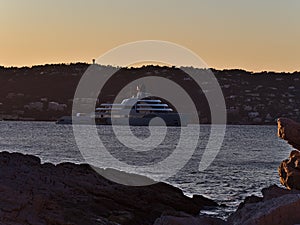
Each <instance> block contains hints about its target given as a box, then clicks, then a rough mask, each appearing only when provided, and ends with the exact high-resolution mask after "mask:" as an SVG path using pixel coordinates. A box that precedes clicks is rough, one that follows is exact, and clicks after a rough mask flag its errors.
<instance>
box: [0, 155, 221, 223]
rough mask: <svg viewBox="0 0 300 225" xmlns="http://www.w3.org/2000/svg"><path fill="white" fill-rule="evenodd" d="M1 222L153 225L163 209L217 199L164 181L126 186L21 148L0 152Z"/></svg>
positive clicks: (192, 207)
mask: <svg viewBox="0 0 300 225" xmlns="http://www.w3.org/2000/svg"><path fill="white" fill-rule="evenodd" d="M0 168H1V169H0V224H5V225H25V224H32V225H38V224H56V225H66V224H68V225H71V224H72V225H73V224H74V225H75V224H76V225H77V224H78V225H85V224H86V225H94V224H95V225H96V224H97V225H99V224H111V225H113V224H125V225H126V224H130V225H134V224H137V225H141V224H153V223H154V222H155V220H156V219H157V218H159V217H160V216H161V215H162V214H163V213H168V212H169V213H174V212H181V213H184V214H189V215H194V216H195V215H197V214H198V213H199V211H200V210H201V209H204V208H205V207H212V206H217V205H218V204H217V203H216V202H214V201H212V200H209V199H207V198H205V197H202V196H198V195H195V196H193V198H189V197H187V196H185V195H184V194H183V193H182V191H181V190H179V189H178V188H175V187H172V186H171V185H168V184H165V183H157V184H154V185H151V186H145V187H132V186H123V185H120V184H116V183H113V182H111V181H108V180H106V179H104V178H103V177H102V176H100V175H99V174H98V173H96V172H95V171H94V170H93V169H91V168H90V167H89V166H88V165H84V164H82V165H76V164H72V163H61V164H58V165H53V164H50V163H44V164H41V162H40V159H39V158H38V157H35V156H31V155H22V154H19V153H8V152H1V153H0Z"/></svg>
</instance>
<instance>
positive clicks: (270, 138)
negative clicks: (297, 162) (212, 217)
mask: <svg viewBox="0 0 300 225" xmlns="http://www.w3.org/2000/svg"><path fill="white" fill-rule="evenodd" d="M132 129H134V130H133V133H134V134H136V135H137V136H140V138H141V139H143V138H144V139H145V138H146V137H148V136H149V130H147V129H148V128H147V127H133V128H132ZM156 131H157V132H159V129H158V130H156ZM209 131H210V127H209V126H205V125H201V135H200V141H199V143H198V148H197V149H196V151H195V152H194V154H193V156H192V158H191V159H190V160H189V162H188V163H187V164H186V165H185V167H184V168H182V169H181V170H180V171H179V172H178V173H177V174H176V175H175V176H173V177H171V178H169V179H168V180H167V182H169V183H171V184H172V185H174V186H177V187H180V188H181V189H182V190H183V191H184V192H185V193H187V194H201V195H204V196H207V197H209V198H212V199H214V200H216V201H218V202H219V203H223V204H226V205H227V206H228V207H227V208H225V209H224V208H222V209H220V210H215V211H213V212H212V211H209V213H210V214H217V215H218V216H221V217H222V216H226V215H227V214H228V213H229V212H232V211H233V210H234V209H235V208H236V207H237V205H238V204H239V203H240V202H241V201H242V200H243V199H244V198H245V197H246V196H249V195H252V194H256V195H260V190H261V189H262V188H263V187H266V186H269V185H271V184H278V185H279V179H278V175H277V167H278V166H279V164H280V162H281V160H283V159H284V158H286V157H287V156H288V154H289V152H290V150H291V148H290V147H289V146H288V145H287V144H286V143H285V142H284V141H282V140H280V139H279V138H277V136H276V126H234V125H229V126H227V130H226V135H225V139H224V142H223V145H222V148H221V150H220V152H219V154H218V156H217V157H216V159H215V160H214V162H213V163H212V164H211V165H210V167H209V168H208V169H207V170H205V171H204V172H199V171H198V166H199V161H200V159H201V156H202V154H203V151H204V149H205V146H206V144H207V139H208V137H209ZM162 132H165V130H164V129H162ZM179 132H180V128H176V127H172V128H170V129H168V132H167V136H166V138H165V140H164V141H163V143H162V144H161V145H159V146H158V147H157V148H156V149H155V151H153V152H151V151H150V152H148V151H146V152H143V153H142V154H136V153H132V152H130V151H129V150H128V149H126V148H125V147H124V146H123V145H122V143H120V142H118V140H116V139H115V138H114V135H113V130H112V128H111V127H109V126H99V127H98V134H99V135H100V137H101V140H102V141H103V142H104V143H105V146H106V147H107V148H108V149H109V151H110V153H111V154H112V155H113V156H114V157H115V158H118V159H119V160H121V161H122V160H123V161H126V162H128V160H129V161H130V163H131V164H133V165H137V166H138V165H140V164H141V161H144V162H147V163H156V162H158V161H161V159H162V158H165V157H167V156H168V155H170V154H172V151H173V149H174V148H175V146H176V143H177V139H178V135H179ZM143 136H144V137H143ZM141 147H142V146H141ZM95 149H96V148H95ZM0 150H1V151H9V152H21V153H26V154H33V155H36V156H39V157H40V158H41V159H42V161H43V162H52V163H60V162H63V161H70V162H75V163H81V162H84V159H83V157H82V156H81V154H80V152H79V150H78V148H77V146H76V143H75V139H74V137H73V131H72V127H71V126H69V125H56V124H55V123H49V122H0ZM182 151H183V154H184V149H183V150H182ZM95 163H96V162H95ZM169 169H171V168H169ZM167 170H168V168H166V172H167ZM147 173H148V174H147ZM145 174H147V175H151V176H152V177H159V176H160V175H161V174H151V171H145ZM221 211H222V213H220V212H221ZM224 212H225V214H224ZM226 212H228V213H227V214H226ZM203 213H207V212H203Z"/></svg>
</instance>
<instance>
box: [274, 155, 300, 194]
mask: <svg viewBox="0 0 300 225" xmlns="http://www.w3.org/2000/svg"><path fill="white" fill-rule="evenodd" d="M278 173H279V176H280V183H281V184H282V185H284V186H286V187H287V188H288V189H298V190H300V152H299V151H298V150H294V151H292V152H291V153H290V156H289V159H286V160H283V161H282V162H281V164H280V166H279V168H278Z"/></svg>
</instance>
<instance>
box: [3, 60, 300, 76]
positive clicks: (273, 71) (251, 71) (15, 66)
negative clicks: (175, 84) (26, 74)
mask: <svg viewBox="0 0 300 225" xmlns="http://www.w3.org/2000/svg"><path fill="white" fill-rule="evenodd" d="M74 64H87V65H93V63H91V62H86V61H77V62H52V63H44V64H31V65H22V66H17V65H10V66H8V65H0V68H1V67H2V68H4V69H12V68H16V69H22V68H33V67H38V66H51V65H67V66H68V65H74ZM95 64H97V63H95ZM97 65H100V66H111V67H116V68H127V69H130V68H142V67H147V66H157V67H169V68H172V67H176V68H184V67H192V68H194V69H210V70H218V71H226V70H229V71H230V70H242V71H245V72H249V73H263V72H267V73H290V74H293V73H299V72H300V69H299V70H294V71H279V70H248V69H245V68H237V67H231V68H214V67H207V68H198V67H194V66H192V65H189V66H188V65H184V66H183V65H180V66H178V65H166V64H162V65H160V64H143V65H139V66H133V65H128V66H120V65H111V64H108V65H103V64H97Z"/></svg>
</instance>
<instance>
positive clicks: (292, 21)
mask: <svg viewBox="0 0 300 225" xmlns="http://www.w3.org/2000/svg"><path fill="white" fill-rule="evenodd" d="M299 11H300V1H299V0H286V1H282V0H248V1H245V0H226V1H224V0H185V1H183V0H181V1H179V0H151V1H150V0H147V1H146V0H26V1H22V0H0V27H1V35H0V65H2V66H31V65H40V64H47V63H48V64H49V63H71V62H92V59H93V58H98V57H99V56H101V55H102V54H104V53H105V52H107V51H109V50H110V49H112V48H115V47H117V46H119V45H121V44H125V43H128V42H134V41H139V40H163V41H170V42H174V43H176V44H179V45H182V46H184V47H186V48H188V49H190V50H192V51H193V52H195V53H196V54H197V55H198V56H199V57H201V58H202V59H203V60H204V61H205V62H206V63H207V65H208V66H209V67H211V68H216V69H231V68H238V69H246V70H249V71H286V72H293V71H300V13H299Z"/></svg>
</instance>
